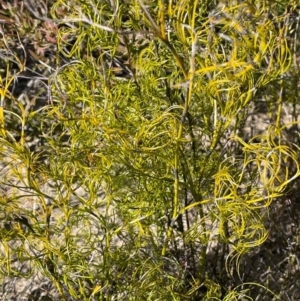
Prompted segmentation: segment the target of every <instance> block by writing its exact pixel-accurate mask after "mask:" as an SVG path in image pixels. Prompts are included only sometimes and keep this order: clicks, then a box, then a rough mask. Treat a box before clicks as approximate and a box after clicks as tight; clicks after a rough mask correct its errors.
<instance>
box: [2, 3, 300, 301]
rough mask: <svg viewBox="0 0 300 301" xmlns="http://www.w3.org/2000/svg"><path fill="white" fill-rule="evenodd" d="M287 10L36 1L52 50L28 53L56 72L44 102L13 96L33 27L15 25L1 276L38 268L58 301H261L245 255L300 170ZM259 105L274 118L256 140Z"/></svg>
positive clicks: (6, 95) (5, 55)
mask: <svg viewBox="0 0 300 301" xmlns="http://www.w3.org/2000/svg"><path fill="white" fill-rule="evenodd" d="M283 2H284V1H252V0H251V1H234V0H231V1H186V0H180V1H160V0H159V1H144V2H143V1H141V0H137V1H135V0H132V1H131V0H130V1H114V0H113V1H106V0H104V1H95V0H90V1H79V0H72V1H65V0H59V1H57V2H56V3H54V4H53V6H52V7H51V10H50V11H49V14H48V15H46V13H45V14H44V15H43V17H41V14H40V12H34V11H32V10H33V8H32V7H30V8H31V10H30V11H31V13H32V14H34V17H35V18H36V20H38V21H37V22H40V23H42V24H43V26H44V31H43V30H42V31H41V32H43V33H44V35H43V36H40V39H41V41H43V42H44V43H45V41H46V42H48V44H47V45H48V48H49V49H52V48H51V47H53V49H55V50H53V51H52V52H51V53H55V55H54V56H52V59H51V58H50V57H49V56H48V60H47V61H46V60H45V59H44V60H42V58H44V56H45V57H46V55H45V53H42V52H39V51H37V49H33V50H34V51H33V50H31V52H29V54H31V55H33V56H34V58H35V59H36V60H37V61H35V66H40V68H46V69H45V70H47V72H48V73H46V71H43V72H45V73H44V74H43V75H44V77H45V78H44V79H42V80H43V84H42V85H41V86H40V91H37V95H35V96H34V97H32V98H31V99H28V98H27V99H26V98H25V97H24V98H22V97H19V96H16V95H15V94H14V86H15V85H18V78H20V76H21V75H22V74H24V72H25V71H26V70H27V69H26V62H27V61H26V53H27V52H28V51H27V50H28V48H26V45H25V40H24V35H26V32H25V28H23V29H22V30H19V29H18V28H13V29H10V32H11V31H12V30H14V32H15V35H14V37H11V36H9V35H7V34H6V33H5V30H3V32H2V36H3V41H2V42H1V43H2V44H1V47H2V53H1V68H2V69H1V74H2V75H1V88H0V93H1V107H0V125H1V137H0V139H1V146H0V149H1V152H0V155H1V162H2V178H1V179H0V183H1V199H0V206H1V212H2V213H1V223H2V225H3V227H2V230H1V253H0V267H1V275H3V277H4V276H5V277H11V278H16V277H17V278H22V277H25V278H26V277H27V278H30V277H33V275H35V274H36V273H40V274H41V275H43V276H44V277H46V278H47V279H48V280H49V282H50V283H51V284H52V285H53V286H54V287H55V291H56V294H57V295H55V294H54V295H51V296H50V295H49V297H48V298H50V299H51V300H56V299H55V298H58V299H59V300H224V301H225V300H240V298H243V300H251V296H252V297H253V295H251V290H252V289H253V287H257V286H261V284H260V283H254V282H251V283H244V282H243V271H241V269H240V260H241V258H242V257H243V256H244V255H245V254H247V253H249V252H251V250H252V249H253V248H255V247H258V246H260V245H262V244H263V243H264V242H265V241H266V239H267V237H268V229H266V227H265V225H266V223H267V221H268V219H269V215H268V210H269V209H268V208H269V207H270V206H271V205H272V203H273V201H274V200H276V199H280V197H281V196H284V195H285V194H286V193H287V191H290V190H292V189H293V187H294V183H295V180H296V178H297V177H298V176H299V172H300V171H299V164H298V151H299V148H298V146H297V142H298V132H297V125H296V123H297V120H296V119H295V118H294V119H293V120H291V121H290V122H289V123H288V124H287V123H283V122H282V116H283V114H284V105H285V104H290V105H291V106H294V113H295V110H296V96H295V98H294V99H293V97H292V96H291V97H285V95H286V91H287V89H288V85H289V84H290V83H291V78H293V76H294V75H295V74H297V72H298V71H297V68H296V66H297V64H296V63H295V57H296V55H297V54H296V51H297V49H298V48H297V47H298V45H297V37H298V33H299V29H298V24H299V21H298V20H299V8H297V6H296V1H285V2H284V3H283ZM11 9H12V8H10V10H9V9H8V11H11ZM50 14H51V17H50ZM297 14H298V15H297ZM297 18H298V19H297ZM42 21H43V22H44V23H43V22H42ZM2 25H3V28H4V27H5V26H12V24H11V21H10V20H4V21H3V22H2ZM45 26H46V27H45ZM47 30H48V32H47ZM50 30H51V31H54V30H55V32H56V33H57V36H56V37H53V36H51V35H50ZM12 43H14V45H15V44H16V45H18V47H16V46H14V47H13V46H12ZM51 43H52V44H51ZM38 49H40V48H38ZM37 52H38V54H39V55H40V56H41V57H39V56H38V57H37V56H36V55H37ZM53 57H55V60H54V59H53ZM54 61H55V62H54ZM37 62H39V64H38V63H37ZM3 66H4V67H3ZM37 68H38V67H37ZM36 70H38V71H39V70H40V69H36ZM43 70H44V69H43ZM39 72H40V71H39ZM31 76H32V75H31ZM36 81H37V79H36V78H35V82H36ZM296 85H297V84H296ZM42 89H44V90H42ZM266 92H267V94H265V93H266ZM39 95H43V96H44V98H45V100H44V102H43V103H42V105H41V103H37V102H36V99H37V97H38V96H39ZM270 99H271V100H270ZM258 101H262V102H264V103H265V104H266V105H267V106H268V112H267V113H266V114H270V115H271V122H270V124H268V125H267V127H266V130H263V131H260V130H259V129H258V130H256V132H255V133H254V134H253V133H248V134H247V132H246V130H245V125H246V124H247V122H248V123H249V118H250V119H251V116H252V115H253V114H255V112H254V108H257V102H258ZM274 108H276V109H275V110H274ZM295 114H296V113H295ZM290 129H293V131H292V132H291V131H290ZM291 133H292V134H291ZM32 137H34V139H35V140H34V142H32V140H33V139H32ZM264 286H265V291H266V292H268V293H269V294H271V295H272V296H273V297H274V299H273V300H277V299H276V298H277V297H278V296H277V295H276V294H279V293H280V292H278V291H277V292H271V291H270V288H269V287H268V284H266V283H264ZM278 298H279V297H278ZM58 299H57V300H58Z"/></svg>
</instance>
